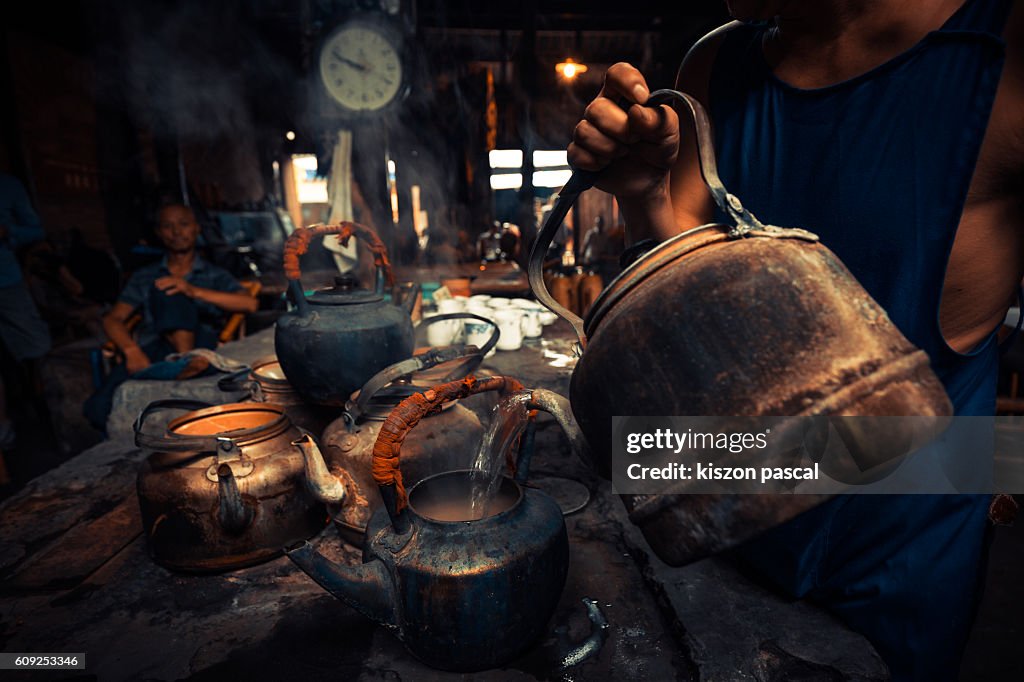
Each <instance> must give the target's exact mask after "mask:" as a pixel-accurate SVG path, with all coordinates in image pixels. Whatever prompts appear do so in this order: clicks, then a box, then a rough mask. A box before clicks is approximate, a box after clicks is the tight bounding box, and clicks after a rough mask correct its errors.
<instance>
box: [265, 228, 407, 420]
mask: <svg viewBox="0 0 1024 682" xmlns="http://www.w3.org/2000/svg"><path fill="white" fill-rule="evenodd" d="M323 234H336V235H338V237H339V238H340V239H341V240H342V242H345V241H347V240H348V239H349V238H351V237H352V236H353V235H356V236H358V237H359V238H360V239H362V240H363V242H364V244H365V245H366V246H367V248H368V249H369V250H370V251H371V252H372V253H373V257H374V264H375V265H376V282H375V285H374V289H373V290H365V289H359V288H358V287H357V285H356V282H355V280H353V279H352V278H350V277H344V276H341V277H337V278H336V279H335V286H334V287H332V288H330V289H324V290H322V291H317V292H315V293H313V294H312V295H310V296H306V295H305V293H304V292H303V288H302V283H301V281H300V277H301V276H302V272H301V271H300V269H299V256H301V255H302V254H304V253H305V252H306V250H307V249H308V248H309V242H310V240H311V239H312V238H313V237H314V236H316V235H323ZM284 271H285V276H286V277H287V278H288V294H289V296H290V297H291V299H292V302H293V303H294V304H295V309H294V310H293V311H290V312H288V313H286V314H284V315H282V316H281V317H280V318H278V321H277V328H276V330H275V332H274V350H275V352H276V354H277V358H278V360H279V361H280V363H281V368H282V369H283V370H284V373H285V376H286V377H287V378H288V381H289V382H290V383H291V385H292V386H294V387H295V389H296V390H297V391H298V392H299V394H300V395H301V396H302V397H303V398H305V399H306V400H308V401H310V402H313V403H316V404H320V405H336V406H343V405H344V404H345V402H346V401H347V400H348V397H349V396H350V395H351V394H352V392H353V391H355V390H356V389H358V388H359V387H360V386H362V385H363V384H364V383H366V381H367V380H368V379H369V378H370V377H372V376H373V375H374V374H376V373H377V372H379V371H380V370H382V369H384V368H385V367H387V366H388V365H391V364H393V363H395V362H398V361H399V360H402V359H404V358H407V357H409V356H410V355H412V351H413V333H412V320H411V319H410V313H411V311H412V306H413V305H414V304H415V300H416V297H415V296H409V297H408V298H407V299H406V304H405V307H403V308H400V307H398V306H395V305H392V304H390V303H388V302H386V301H385V300H384V288H385V285H386V286H388V287H390V286H392V285H394V277H393V276H392V274H391V265H390V263H389V261H388V255H387V251H386V249H385V248H384V244H383V243H382V242H381V241H380V238H379V237H378V236H377V235H376V233H374V232H373V230H371V229H370V228H368V227H365V226H363V225H359V224H357V223H348V222H344V223H339V224H337V225H311V226H309V227H305V228H300V229H297V230H295V232H293V233H292V235H291V236H290V237H288V242H287V243H286V244H285V249H284Z"/></svg>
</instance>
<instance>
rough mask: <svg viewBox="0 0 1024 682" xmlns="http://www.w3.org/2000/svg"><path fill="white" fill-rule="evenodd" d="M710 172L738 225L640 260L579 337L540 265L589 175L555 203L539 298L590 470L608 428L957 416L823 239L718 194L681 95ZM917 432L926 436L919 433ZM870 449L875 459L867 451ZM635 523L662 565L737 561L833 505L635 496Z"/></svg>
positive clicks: (710, 230)
mask: <svg viewBox="0 0 1024 682" xmlns="http://www.w3.org/2000/svg"><path fill="white" fill-rule="evenodd" d="M669 100H676V101H680V102H682V103H683V104H685V105H686V106H688V107H689V108H690V111H691V112H692V113H693V119H694V122H695V125H696V128H697V142H698V148H699V157H700V164H701V171H702V174H703V177H704V180H705V183H706V184H707V185H708V188H709V190H710V191H711V194H712V196H713V197H714V200H715V202H716V203H717V205H718V207H719V209H721V211H722V213H724V214H725V215H727V216H729V218H730V219H731V220H732V222H733V225H721V224H713V225H705V226H703V227H699V228H696V229H693V230H689V231H687V232H684V233H682V234H680V235H678V236H676V237H674V238H672V239H670V240H668V241H666V242H663V243H661V244H659V245H658V246H657V247H655V248H653V249H652V250H650V251H649V252H648V253H646V254H645V255H644V256H643V257H642V258H641V259H640V260H638V261H636V262H635V263H633V264H632V265H631V266H629V267H628V268H627V269H626V270H625V271H624V272H623V273H622V274H621V275H620V276H619V277H617V278H616V279H615V280H613V281H612V282H611V283H610V284H609V286H608V287H607V288H606V289H605V290H604V291H603V292H602V293H601V295H600V296H599V297H598V299H597V300H596V301H595V303H594V306H593V308H592V309H591V311H590V313H589V314H588V315H587V318H586V321H585V322H584V321H583V320H582V319H580V318H579V317H578V316H576V315H574V314H572V313H571V312H569V311H568V310H566V309H565V308H564V307H563V306H561V305H559V304H558V302H557V301H555V300H554V299H553V298H552V296H551V295H549V293H548V291H547V289H546V287H545V286H544V279H543V276H542V272H541V269H542V265H543V254H544V253H545V251H546V249H547V247H548V244H549V243H550V241H551V239H552V236H553V235H554V232H555V231H556V230H557V229H558V226H559V224H560V223H561V221H562V219H563V217H564V216H565V213H566V211H568V209H569V207H570V206H571V205H572V203H573V201H575V199H576V197H577V196H578V195H579V193H580V192H582V191H584V190H585V189H587V188H588V187H589V186H590V185H591V184H593V181H594V179H595V178H596V174H593V173H580V172H577V173H575V174H574V175H573V177H572V179H570V181H569V182H568V183H567V184H566V186H565V187H564V188H563V189H562V191H561V192H560V195H561V196H560V198H559V201H558V203H557V204H556V206H555V208H554V209H553V210H552V212H551V217H550V218H549V220H548V222H547V223H546V224H545V226H544V228H543V230H542V232H541V234H540V236H539V237H538V239H537V243H536V245H535V247H534V250H533V253H532V255H531V261H530V269H529V274H530V282H531V286H532V287H533V289H534V293H535V294H536V295H537V298H538V299H539V300H540V301H541V302H542V303H544V305H546V306H547V307H548V308H550V309H551V310H552V311H554V312H555V313H557V314H558V315H560V316H561V317H563V318H565V319H566V320H567V321H569V322H570V324H572V325H573V327H574V329H575V330H576V333H577V335H578V336H579V341H580V347H581V348H582V349H584V350H583V354H582V357H581V358H580V360H579V362H578V364H577V366H576V368H575V370H574V372H573V376H572V381H571V390H570V398H571V401H572V409H573V413H574V414H575V416H576V419H577V420H578V422H579V425H580V427H581V429H582V430H583V432H584V434H585V435H586V437H587V440H588V441H589V443H590V444H591V446H592V447H593V450H594V453H595V459H596V462H597V468H598V471H599V472H600V473H602V474H603V475H608V473H609V472H610V469H611V444H612V437H611V420H612V419H611V418H612V416H613V415H622V414H624V413H626V414H631V415H636V416H645V415H651V416H655V415H680V416H697V415H744V416H757V415H773V416H790V415H792V416H797V415H922V416H929V415H930V416H935V417H939V416H945V415H950V414H951V413H952V407H951V405H950V403H949V400H948V398H947V397H946V393H945V391H944V390H943V387H942V384H941V383H940V382H939V380H938V379H937V378H936V376H935V375H934V373H933V372H932V371H931V369H930V367H929V364H928V357H927V356H926V355H925V354H924V353H923V352H921V351H919V350H917V349H916V348H915V347H914V346H913V345H911V344H910V342H909V341H907V340H906V338H904V337H903V335H902V334H901V333H900V332H899V330H898V329H896V327H895V326H894V325H893V324H892V322H891V321H890V320H889V318H888V317H887V316H886V314H885V312H884V311H883V310H882V309H881V308H880V307H879V306H878V304H877V303H875V302H874V300H872V298H871V297H870V296H869V295H868V293H867V292H866V291H865V290H864V289H863V288H862V287H861V286H860V284H858V283H857V281H856V280H855V279H854V278H853V276H852V275H851V274H850V272H849V271H848V270H847V269H846V268H845V267H844V266H843V264H842V263H841V262H840V261H839V259H838V258H836V256H835V255H834V254H833V253H832V252H831V251H829V250H828V249H827V248H825V247H824V246H823V245H822V244H821V243H819V242H818V238H817V236H815V235H813V234H811V233H810V232H806V231H804V230H800V229H783V228H779V227H773V226H766V225H763V224H761V223H760V222H759V221H758V220H757V218H755V217H754V216H753V215H751V214H750V212H749V211H747V210H746V209H744V208H743V205H742V203H741V202H740V200H739V199H738V198H737V197H735V196H734V195H732V194H730V193H728V192H727V191H726V189H725V187H724V186H723V185H722V182H721V180H720V179H719V178H718V175H717V172H716V168H715V158H714V149H713V147H712V144H711V137H710V124H709V122H708V120H707V116H706V114H705V112H704V110H703V108H702V107H701V106H700V104H699V103H698V102H697V101H696V100H694V99H693V98H691V97H690V96H688V95H685V94H682V93H678V92H674V91H670V90H660V91H657V92H656V93H652V95H651V104H652V105H656V104H660V103H662V102H665V101H669ZM916 423H917V424H920V422H916ZM869 445H870V444H869ZM623 498H624V501H625V503H626V507H627V508H628V509H629V510H630V518H631V519H632V521H633V522H634V523H636V524H638V525H639V526H640V528H641V529H642V530H643V532H644V535H645V537H646V538H647V541H648V542H649V543H650V544H651V546H652V547H653V548H654V550H655V551H656V552H657V553H658V555H659V556H660V557H661V558H662V559H663V560H665V561H666V562H668V563H670V564H674V565H680V564H683V563H687V562H689V561H693V560H696V559H699V558H701V557H703V556H706V555H708V554H710V553H713V552H716V551H719V550H722V549H725V548H727V547H730V546H733V545H735V544H737V543H739V542H741V541H743V540H745V539H747V538H749V537H751V536H753V535H754V534H756V533H757V532H759V531H761V530H764V529H766V528H769V527H771V526H774V525H776V524H778V523H781V522H783V521H786V520H788V519H790V518H792V517H793V516H795V515H796V514H798V513H800V512H802V511H805V510H806V509H808V508H810V507H812V506H814V505H817V504H819V503H820V502H822V501H823V500H824V499H825V498H824V497H822V496H812V495H785V496H774V495H749V496H735V495H734V496H729V495H725V496H709V495H665V496H657V495H626V496H623Z"/></svg>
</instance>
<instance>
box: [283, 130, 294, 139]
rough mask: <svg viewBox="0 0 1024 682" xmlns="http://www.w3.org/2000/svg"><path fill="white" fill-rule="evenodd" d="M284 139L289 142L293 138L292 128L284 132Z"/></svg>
mask: <svg viewBox="0 0 1024 682" xmlns="http://www.w3.org/2000/svg"><path fill="white" fill-rule="evenodd" d="M284 139H286V140H288V141H289V142H291V141H292V140H294V139H295V131H294V130H289V131H288V132H287V133H285V134H284Z"/></svg>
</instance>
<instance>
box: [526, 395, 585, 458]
mask: <svg viewBox="0 0 1024 682" xmlns="http://www.w3.org/2000/svg"><path fill="white" fill-rule="evenodd" d="M530 407H533V408H536V409H538V410H543V411H544V412H547V413H548V414H550V415H551V416H552V417H554V418H555V421H556V422H558V425H559V426H560V427H562V431H564V432H565V435H566V437H567V438H568V439H569V446H570V447H571V448H572V451H573V452H575V453H576V455H577V456H578V457H579V458H580V459H581V460H583V463H584V464H587V465H589V466H594V458H593V456H592V455H591V453H590V446H589V445H588V444H587V439H586V438H584V437H583V432H582V431H581V430H580V427H579V424H577V423H576V419H575V418H574V417H573V416H572V407H571V406H570V405H569V401H568V400H567V399H566V398H564V397H563V396H560V395H559V394H557V393H554V392H553V391H549V390H547V389H544V388H535V389H532V390H531V399H530Z"/></svg>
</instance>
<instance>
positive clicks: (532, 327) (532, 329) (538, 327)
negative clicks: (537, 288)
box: [521, 305, 544, 339]
mask: <svg viewBox="0 0 1024 682" xmlns="http://www.w3.org/2000/svg"><path fill="white" fill-rule="evenodd" d="M521 310H522V312H523V336H525V337H526V338H528V339H535V338H537V337H538V336H540V335H541V334H543V333H544V325H542V324H541V323H540V312H541V310H543V308H540V307H538V306H536V305H532V306H530V307H528V308H527V307H524V308H522V309H521Z"/></svg>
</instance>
